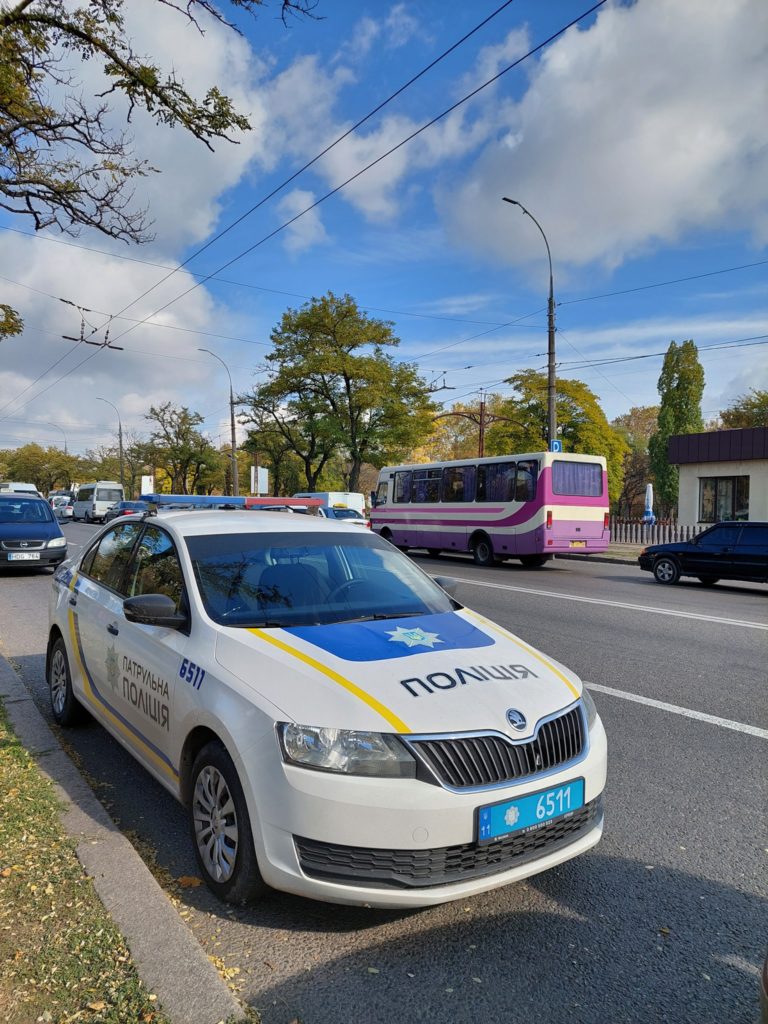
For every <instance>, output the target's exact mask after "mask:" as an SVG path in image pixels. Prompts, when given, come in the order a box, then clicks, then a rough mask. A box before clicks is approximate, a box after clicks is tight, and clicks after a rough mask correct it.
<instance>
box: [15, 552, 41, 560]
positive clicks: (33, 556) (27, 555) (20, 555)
mask: <svg viewBox="0 0 768 1024" xmlns="http://www.w3.org/2000/svg"><path fill="white" fill-rule="evenodd" d="M8 561H9V562H39V561H40V552H39V551H14V552H13V553H12V554H10V555H8Z"/></svg>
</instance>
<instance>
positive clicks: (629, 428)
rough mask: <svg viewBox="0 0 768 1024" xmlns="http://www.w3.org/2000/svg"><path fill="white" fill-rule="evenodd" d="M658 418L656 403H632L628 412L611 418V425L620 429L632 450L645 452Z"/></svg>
mask: <svg viewBox="0 0 768 1024" xmlns="http://www.w3.org/2000/svg"><path fill="white" fill-rule="evenodd" d="M658 418H659V406H658V405H633V406H632V408H631V409H630V410H629V412H625V413H623V415H621V416H617V417H616V419H615V420H611V426H612V427H614V428H615V429H616V430H619V431H621V433H622V434H623V435H624V438H625V440H626V442H627V444H628V445H629V447H630V448H631V449H632V451H633V452H647V451H648V441H649V440H650V437H651V435H652V434H654V433H655V432H656V428H657V425H658Z"/></svg>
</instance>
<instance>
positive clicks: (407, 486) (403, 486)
mask: <svg viewBox="0 0 768 1024" xmlns="http://www.w3.org/2000/svg"><path fill="white" fill-rule="evenodd" d="M410 500H411V471H410V470H406V471H405V472H404V473H395V487H394V491H393V494H392V501H394V503H395V504H396V505H402V504H404V503H405V502H407V501H410Z"/></svg>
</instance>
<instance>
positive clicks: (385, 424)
mask: <svg viewBox="0 0 768 1024" xmlns="http://www.w3.org/2000/svg"><path fill="white" fill-rule="evenodd" d="M272 343H273V345H274V350H273V351H272V352H271V353H270V355H268V356H267V360H268V362H269V363H270V364H271V366H272V368H273V369H272V375H271V378H270V380H269V381H268V382H267V383H266V384H263V385H261V386H260V387H257V388H255V389H254V392H253V394H252V395H251V396H250V397H249V398H247V399H245V400H244V401H245V402H247V404H248V405H249V413H248V422H252V423H254V424H256V430H255V431H254V433H255V434H256V439H257V443H258V444H261V439H260V435H261V433H262V432H264V431H267V432H269V433H271V434H278V435H279V436H280V437H281V438H282V441H283V442H284V443H285V445H286V446H287V449H288V450H289V451H292V452H294V453H295V454H296V455H297V456H298V457H299V458H300V459H301V460H302V463H303V464H304V470H305V475H306V481H307V489H308V490H316V489H317V487H316V484H317V481H318V479H319V476H320V474H321V473H322V471H323V469H324V468H325V466H326V465H327V464H328V462H329V461H330V460H331V459H332V458H333V457H334V456H335V455H337V454H340V453H343V454H344V455H345V456H346V457H348V459H349V463H350V469H349V489H350V490H352V491H355V490H358V484H359V477H360V469H361V466H362V465H363V464H364V463H366V462H368V463H372V464H373V465H376V466H381V465H383V464H384V463H385V462H387V461H395V460H397V459H399V458H400V457H401V456H402V455H403V454H404V453H405V452H407V451H408V450H409V449H410V448H412V447H413V446H414V444H416V443H418V441H420V440H421V439H422V438H423V437H424V436H425V435H426V434H428V433H429V431H430V429H431V421H432V416H433V415H434V412H435V411H436V410H435V406H434V405H433V403H432V402H431V401H430V398H429V394H428V391H427V386H426V384H425V382H424V381H423V380H422V379H421V378H420V377H419V376H418V374H417V373H416V368H415V367H414V366H412V365H411V364H408V363H398V362H396V361H395V359H394V358H393V357H392V356H391V355H390V354H389V353H388V352H386V351H385V349H386V348H389V347H394V346H396V345H398V344H399V339H397V338H396V337H395V336H394V335H393V333H392V325H391V324H390V323H388V322H385V321H383V320H375V319H373V318H371V317H368V316H366V315H365V314H363V313H361V312H360V310H359V309H358V307H357V304H356V302H355V301H354V299H352V298H351V297H350V296H349V295H344V296H342V297H341V298H337V297H336V296H335V295H333V294H331V293H330V292H329V293H328V295H326V296H324V297H323V298H321V299H312V301H311V302H307V303H305V304H304V306H302V307H301V309H298V310H295V309H289V310H287V311H286V313H284V314H283V318H282V320H281V323H280V325H279V326H278V327H277V328H276V329H275V330H274V331H273V332H272Z"/></svg>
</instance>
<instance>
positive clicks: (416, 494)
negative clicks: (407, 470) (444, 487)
mask: <svg viewBox="0 0 768 1024" xmlns="http://www.w3.org/2000/svg"><path fill="white" fill-rule="evenodd" d="M442 475H443V473H442V470H440V469H415V470H414V471H413V482H412V483H411V501H414V502H420V503H422V504H429V505H431V504H434V503H436V502H438V501H440V478H441V477H442Z"/></svg>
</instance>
